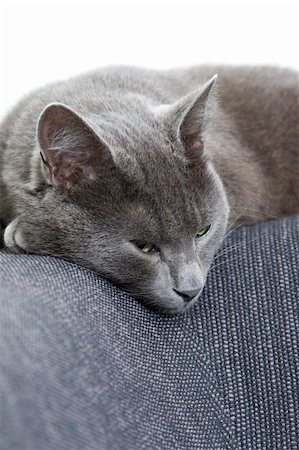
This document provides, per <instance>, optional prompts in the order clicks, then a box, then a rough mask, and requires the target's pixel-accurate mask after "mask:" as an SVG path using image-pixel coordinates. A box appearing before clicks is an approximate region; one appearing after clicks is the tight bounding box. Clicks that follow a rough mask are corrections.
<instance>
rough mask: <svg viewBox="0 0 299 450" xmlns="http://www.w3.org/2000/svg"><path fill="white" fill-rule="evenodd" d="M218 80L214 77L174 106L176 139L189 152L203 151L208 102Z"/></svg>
mask: <svg viewBox="0 0 299 450" xmlns="http://www.w3.org/2000/svg"><path fill="white" fill-rule="evenodd" d="M216 80H217V75H214V76H213V77H212V78H211V79H210V80H209V81H208V82H207V83H205V84H204V85H203V86H201V87H200V88H199V89H197V90H196V91H193V92H191V94H189V95H187V96H185V97H183V98H182V99H180V100H179V101H178V102H176V103H175V104H174V105H173V106H172V111H171V116H172V122H174V123H175V127H176V133H177V135H176V138H177V139H178V140H179V141H182V142H183V144H184V147H185V149H186V150H188V151H192V152H193V151H199V150H202V149H203V141H202V131H203V128H204V125H205V122H206V119H207V101H208V98H209V94H210V92H211V89H212V87H213V86H214V83H215V81H216Z"/></svg>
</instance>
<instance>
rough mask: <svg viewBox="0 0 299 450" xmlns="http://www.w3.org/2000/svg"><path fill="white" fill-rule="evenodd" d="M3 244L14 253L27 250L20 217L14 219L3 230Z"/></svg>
mask: <svg viewBox="0 0 299 450" xmlns="http://www.w3.org/2000/svg"><path fill="white" fill-rule="evenodd" d="M4 244H5V246H6V247H7V248H9V249H10V250H12V251H14V252H16V253H23V252H27V251H28V250H29V249H28V245H27V243H26V240H25V238H24V234H23V231H22V227H21V223H20V219H19V218H16V219H14V220H13V221H12V222H11V223H10V224H9V225H8V226H7V227H6V228H5V231H4Z"/></svg>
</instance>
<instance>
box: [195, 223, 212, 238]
mask: <svg viewBox="0 0 299 450" xmlns="http://www.w3.org/2000/svg"><path fill="white" fill-rule="evenodd" d="M210 228H211V225H207V226H206V227H203V228H201V229H200V230H198V232H197V233H196V237H197V238H201V237H203V236H204V235H205V234H207V232H208V231H209V230H210Z"/></svg>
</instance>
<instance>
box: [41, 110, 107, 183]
mask: <svg viewBox="0 0 299 450" xmlns="http://www.w3.org/2000/svg"><path fill="white" fill-rule="evenodd" d="M37 141H38V144H39V148H40V154H41V161H42V165H43V168H44V175H45V178H46V181H47V182H48V183H49V184H50V185H52V186H53V187H57V188H60V189H62V190H64V191H69V190H71V189H72V188H73V187H74V186H75V185H76V184H77V183H78V182H79V181H81V180H84V179H85V180H86V179H89V180H91V179H94V178H95V175H96V171H97V169H98V167H99V165H103V164H104V163H106V162H107V161H108V160H110V159H111V154H110V151H109V149H108V146H107V144H106V143H104V142H103V141H102V140H101V139H100V138H99V137H98V136H97V134H96V133H95V132H94V131H93V130H92V128H91V127H90V125H89V124H88V123H87V122H86V121H85V120H84V119H83V118H82V117H81V116H79V115H78V114H77V113H76V112H75V111H73V110H72V109H71V108H69V107H68V106H66V105H63V104H61V103H52V104H50V105H48V106H47V107H46V108H45V109H44V111H43V112H42V113H41V115H40V118H39V120H38V125H37Z"/></svg>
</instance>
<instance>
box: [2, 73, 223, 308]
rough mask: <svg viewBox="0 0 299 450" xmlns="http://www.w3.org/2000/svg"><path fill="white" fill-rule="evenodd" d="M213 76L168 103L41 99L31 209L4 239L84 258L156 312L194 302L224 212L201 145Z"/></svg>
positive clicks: (219, 188)
mask: <svg viewBox="0 0 299 450" xmlns="http://www.w3.org/2000/svg"><path fill="white" fill-rule="evenodd" d="M214 82H215V77H214V78H213V79H211V80H210V81H208V82H207V83H206V84H205V85H204V86H202V87H200V88H199V89H198V90H197V91H195V92H192V93H191V94H189V95H187V96H186V97H184V98H181V99H180V100H178V101H177V102H175V103H174V104H171V105H164V106H163V107H161V106H155V105H151V106H148V104H147V103H146V102H145V101H144V100H143V99H142V98H135V99H134V98H131V99H130V98H128V99H126V101H120V102H119V103H117V107H116V106H115V105H111V107H110V109H109V107H108V108H107V111H106V113H103V114H102V115H101V116H98V115H93V114H92V113H90V114H87V113H85V115H84V117H83V115H82V114H79V113H78V112H77V111H74V110H73V109H71V108H70V107H68V106H66V105H63V104H59V103H57V104H50V105H48V106H47V107H46V108H45V110H44V111H43V112H42V114H41V116H40V118H39V121H38V126H37V153H36V154H35V163H36V155H38V158H40V161H39V162H38V169H39V170H38V171H36V173H35V175H34V176H35V178H34V180H33V184H34V185H35V187H34V189H31V192H30V195H28V198H27V200H26V201H27V203H28V202H29V204H28V206H27V211H28V212H27V213H25V212H24V214H23V215H22V216H20V217H19V218H18V219H16V221H14V223H13V224H11V226H10V227H8V229H7V231H6V238H5V240H6V244H7V245H8V246H11V247H13V246H15V247H18V248H21V249H25V250H27V251H30V252H34V253H42V254H54V255H57V256H60V257H63V258H66V259H68V260H71V261H73V262H75V263H78V264H80V265H83V266H85V267H88V268H90V269H91V270H93V271H95V272H97V273H98V274H99V275H101V276H104V277H106V278H109V279H110V280H112V281H113V282H114V283H116V284H118V285H119V286H121V287H122V288H124V289H125V290H127V291H128V292H129V293H130V294H132V295H133V296H136V297H138V298H139V299H140V300H141V301H142V302H143V303H144V304H145V305H147V306H149V307H151V308H153V309H155V310H157V311H159V312H164V313H180V312H183V311H184V310H185V309H186V308H188V307H189V306H190V305H192V304H193V303H194V301H195V300H196V299H197V298H198V297H199V295H200V293H201V291H202V289H203V287H204V284H205V280H206V276H207V272H208V269H209V266H210V264H211V262H212V259H213V256H214V254H215V252H216V250H217V249H218V248H219V246H220V244H221V242H222V240H223V238H224V234H225V231H226V226H227V218H228V203H227V199H226V195H225V192H224V189H223V186H222V183H221V180H220V178H219V176H218V175H217V173H216V172H215V170H214V168H213V166H212V163H211V161H210V160H209V155H208V152H206V150H205V147H204V133H203V132H204V127H205V122H206V120H207V101H208V97H209V94H210V91H211V89H212V86H213V84H214ZM112 103H113V102H112ZM39 155H40V156H39ZM29 211H30V212H29Z"/></svg>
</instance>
